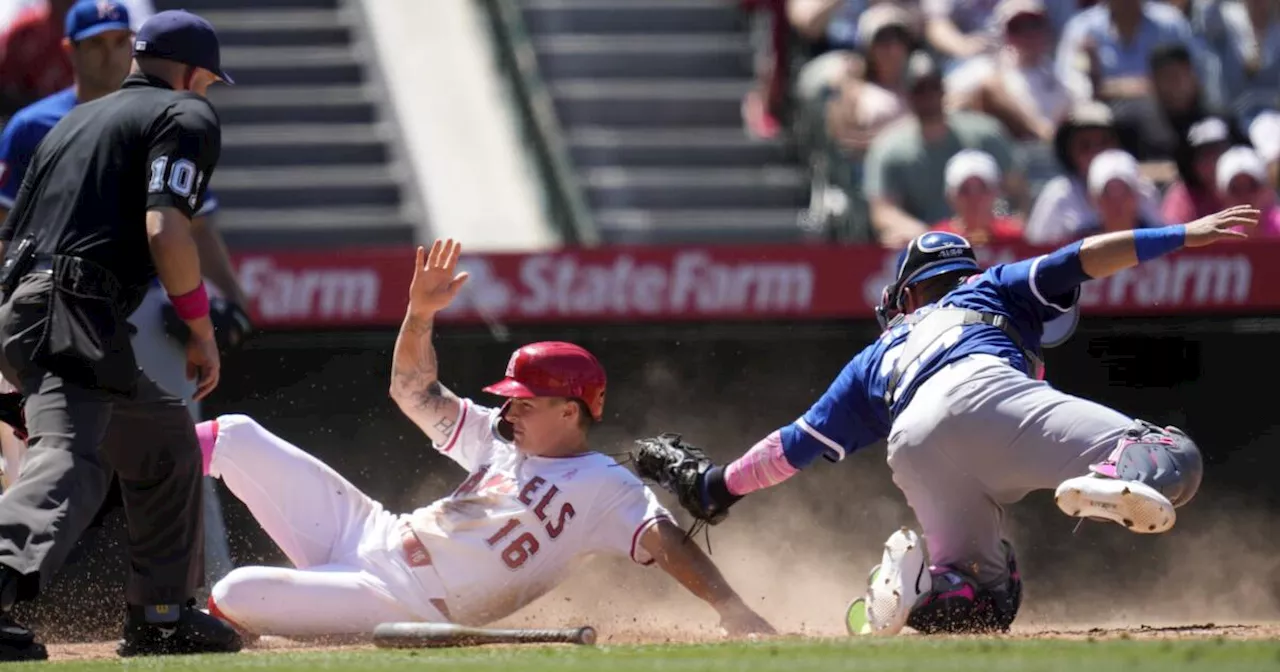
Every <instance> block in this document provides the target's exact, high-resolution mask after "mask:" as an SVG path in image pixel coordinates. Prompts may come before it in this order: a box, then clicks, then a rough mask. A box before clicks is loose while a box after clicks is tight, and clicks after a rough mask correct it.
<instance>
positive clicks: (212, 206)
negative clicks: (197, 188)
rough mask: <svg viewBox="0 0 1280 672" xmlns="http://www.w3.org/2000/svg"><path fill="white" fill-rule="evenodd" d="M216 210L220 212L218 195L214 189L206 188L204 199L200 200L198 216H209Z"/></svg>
mask: <svg viewBox="0 0 1280 672" xmlns="http://www.w3.org/2000/svg"><path fill="white" fill-rule="evenodd" d="M216 212H218V195H217V194H215V193H213V189H206V190H205V192H204V200H202V201H201V202H200V208H199V209H198V210H196V217H208V216H210V215H212V214H214V213H216Z"/></svg>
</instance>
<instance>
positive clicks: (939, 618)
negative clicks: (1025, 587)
mask: <svg viewBox="0 0 1280 672" xmlns="http://www.w3.org/2000/svg"><path fill="white" fill-rule="evenodd" d="M1004 546H1005V549H1006V551H1007V553H1008V558H1009V578H1008V579H1007V580H1006V581H1005V582H1004V583H1003V584H1001V585H997V586H994V587H988V588H981V587H979V586H978V584H977V582H976V581H975V580H974V579H973V578H972V577H970V576H969V575H968V574H965V573H964V572H961V571H959V570H957V569H955V568H954V567H948V566H942V567H930V568H929V571H930V574H931V575H932V581H931V582H932V585H933V588H932V590H930V591H929V593H928V594H927V595H924V596H923V597H922V598H921V599H920V601H919V602H918V603H917V604H916V605H915V607H914V608H913V609H912V610H911V614H910V615H909V616H908V618H907V625H909V626H911V627H912V628H914V629H915V630H917V631H918V632H920V633H922V634H926V635H929V634H936V633H948V634H973V633H984V632H1004V631H1007V630H1008V629H1009V627H1010V626H1011V625H1012V624H1013V619H1014V618H1015V617H1017V615H1018V609H1019V607H1021V606H1022V577H1021V575H1019V574H1018V564H1017V560H1016V559H1015V558H1014V555H1013V546H1011V545H1010V544H1009V542H1007V541H1005V542H1004Z"/></svg>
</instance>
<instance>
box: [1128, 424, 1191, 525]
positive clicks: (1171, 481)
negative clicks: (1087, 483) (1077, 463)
mask: <svg viewBox="0 0 1280 672" xmlns="http://www.w3.org/2000/svg"><path fill="white" fill-rule="evenodd" d="M1115 471H1116V473H1115V475H1116V476H1117V477H1118V478H1122V479H1124V480H1127V481H1137V482H1139V483H1143V484H1146V485H1149V486H1151V487H1152V488H1155V489H1156V490H1157V491H1159V492H1160V494H1162V495H1164V496H1165V497H1168V498H1169V501H1170V502H1172V503H1173V505H1174V506H1175V507H1180V506H1184V505H1185V504H1186V503H1187V502H1190V501H1191V498H1192V497H1195V494H1196V491H1198V490H1199V489H1200V481H1201V479H1202V478H1203V476H1204V459H1203V457H1202V456H1201V455H1200V448H1199V447H1198V446H1197V445H1196V444H1195V442H1194V441H1192V440H1191V437H1189V436H1187V434H1186V432H1184V431H1182V430H1181V429H1178V428H1177V427H1173V426H1170V427H1159V426H1157V425H1153V424H1151V423H1148V422H1145V421H1142V420H1137V421H1135V422H1134V425H1133V427H1131V428H1130V429H1129V431H1128V432H1127V433H1126V434H1125V437H1124V438H1123V439H1121V442H1120V448H1119V450H1118V451H1117V453H1116V455H1115Z"/></svg>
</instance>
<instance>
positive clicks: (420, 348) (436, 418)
mask: <svg viewBox="0 0 1280 672" xmlns="http://www.w3.org/2000/svg"><path fill="white" fill-rule="evenodd" d="M461 250H462V246H461V245H458V244H457V243H455V242H454V241H452V240H437V241H436V242H435V243H434V244H433V245H432V246H431V251H430V252H427V250H425V249H423V248H421V247H419V248H418V251H417V255H416V257H415V259H414V262H413V281H412V282H411V283H409V308H408V310H407V311H406V312H405V316H404V324H402V325H400V335H399V336H398V337H396V351H395V354H394V355H393V356H392V361H391V398H392V399H395V401H396V405H398V406H399V407H400V410H401V411H404V414H405V415H407V416H409V419H410V420H412V421H413V422H414V424H416V425H418V426H419V427H421V428H422V431H424V432H426V433H427V436H429V437H431V440H432V441H434V442H435V444H436V445H437V446H443V445H444V444H445V443H446V442H447V441H448V440H449V435H450V434H451V433H453V428H454V425H456V424H458V416H459V415H461V410H462V401H461V400H460V399H458V397H457V396H455V395H454V394H453V393H452V392H450V391H449V390H446V389H445V387H444V385H441V384H440V381H439V379H438V375H437V373H438V369H437V368H436V349H435V346H433V345H431V334H432V331H433V328H434V323H435V317H436V313H437V312H439V311H441V310H444V308H445V307H446V306H448V305H449V303H450V302H452V301H453V297H454V296H456V295H457V294H458V289H459V288H460V287H462V283H464V282H466V281H467V274H466V273H458V274H457V275H454V271H456V270H457V265H458V254H459V253H460V252H461Z"/></svg>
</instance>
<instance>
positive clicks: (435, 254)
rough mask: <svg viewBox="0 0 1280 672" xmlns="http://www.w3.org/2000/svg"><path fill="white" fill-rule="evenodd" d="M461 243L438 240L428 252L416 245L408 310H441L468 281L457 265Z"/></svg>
mask: <svg viewBox="0 0 1280 672" xmlns="http://www.w3.org/2000/svg"><path fill="white" fill-rule="evenodd" d="M461 252H462V245H461V243H458V242H455V241H454V240H453V239H448V240H437V241H436V242H435V243H432V245H431V251H430V252H427V251H426V250H424V249H423V248H422V246H418V253H417V257H416V259H415V261H414V266H413V282H411V283H409V312H411V313H426V314H432V315H434V314H435V313H438V312H440V311H441V310H444V309H445V308H446V307H447V306H448V305H449V304H450V303H452V302H453V297H455V296H457V295H458V290H459V289H461V288H462V285H463V284H464V283H465V282H466V281H467V277H468V275H467V274H466V273H457V274H456V275H455V274H454V272H455V271H456V270H457V268H458V255H459V254H460V253H461Z"/></svg>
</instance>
